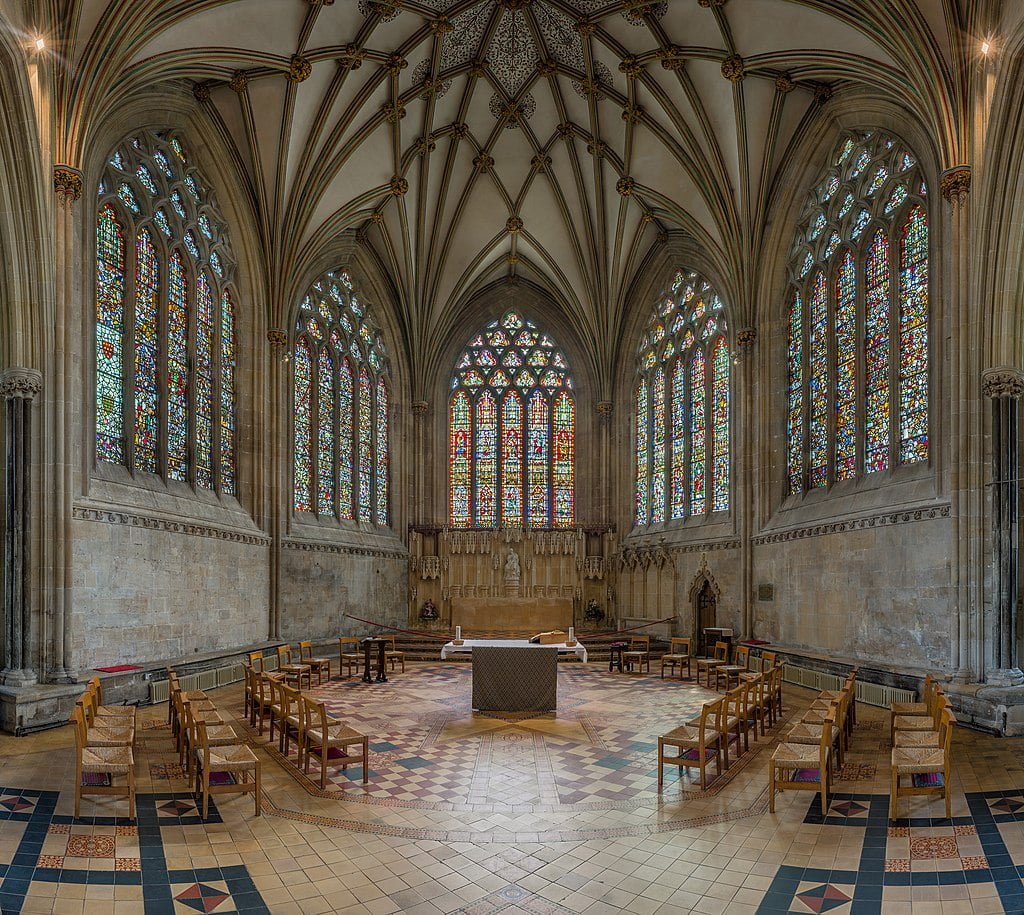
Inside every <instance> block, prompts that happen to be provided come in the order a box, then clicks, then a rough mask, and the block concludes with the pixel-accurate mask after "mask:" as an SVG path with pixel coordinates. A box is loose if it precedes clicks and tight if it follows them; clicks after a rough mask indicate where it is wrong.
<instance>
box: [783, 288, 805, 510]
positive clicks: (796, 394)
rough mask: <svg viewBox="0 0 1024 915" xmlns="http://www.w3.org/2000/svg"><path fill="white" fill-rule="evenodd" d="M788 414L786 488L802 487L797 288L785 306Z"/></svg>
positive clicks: (801, 344)
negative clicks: (787, 306) (787, 340)
mask: <svg viewBox="0 0 1024 915" xmlns="http://www.w3.org/2000/svg"><path fill="white" fill-rule="evenodd" d="M787 352H788V361H789V415H788V417H787V422H786V440H787V447H786V453H787V459H786V474H787V476H788V478H789V491H790V492H802V491H803V488H804V402H805V400H804V306H803V298H802V296H801V295H800V293H799V292H794V293H793V300H792V303H791V304H790V307H789V345H788V349H787Z"/></svg>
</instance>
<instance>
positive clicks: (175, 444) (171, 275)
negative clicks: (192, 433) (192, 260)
mask: <svg viewBox="0 0 1024 915" xmlns="http://www.w3.org/2000/svg"><path fill="white" fill-rule="evenodd" d="M169 268H170V269H169V271H168V275H167V475H168V476H169V477H171V479H173V480H181V481H182V482H185V481H187V480H188V439H189V419H188V416H189V414H188V400H189V377H188V313H189V298H190V296H189V294H188V289H187V282H188V280H187V277H186V275H185V265H184V261H183V260H182V257H181V253H180V252H178V251H174V252H173V253H172V254H171V259H170V264H169Z"/></svg>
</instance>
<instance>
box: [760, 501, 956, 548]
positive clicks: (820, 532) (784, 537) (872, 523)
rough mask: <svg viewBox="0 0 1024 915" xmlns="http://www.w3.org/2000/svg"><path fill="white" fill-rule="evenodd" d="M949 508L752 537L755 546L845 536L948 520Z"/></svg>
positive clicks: (907, 512)
mask: <svg viewBox="0 0 1024 915" xmlns="http://www.w3.org/2000/svg"><path fill="white" fill-rule="evenodd" d="M948 517H949V506H948V505H939V506H935V507H933V508H917V509H913V510H909V511H901V512H887V513H885V514H881V515H873V516H872V517H870V518H856V519H851V520H849V521H833V522H830V523H827V524H811V525H808V526H806V527H798V528H793V529H791V530H788V531H778V532H777V533H771V534H759V535H758V536H756V537H751V538H750V542H751V543H752V544H754V546H763V545H764V544H767V543H786V542H788V541H790V540H802V539H804V538H805V537H822V536H825V535H828V534H843V533H846V532H847V531H855V530H863V529H864V528H871V527H887V526H888V525H890V524H909V523H911V522H914V521H932V520H934V519H936V518H948Z"/></svg>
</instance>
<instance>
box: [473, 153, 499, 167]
mask: <svg viewBox="0 0 1024 915" xmlns="http://www.w3.org/2000/svg"><path fill="white" fill-rule="evenodd" d="M473 165H475V166H476V168H477V169H478V170H479V171H480V172H487V171H490V170H491V169H492V168H494V156H492V155H491V154H490V153H486V152H481V153H480V155H478V156H474V157H473Z"/></svg>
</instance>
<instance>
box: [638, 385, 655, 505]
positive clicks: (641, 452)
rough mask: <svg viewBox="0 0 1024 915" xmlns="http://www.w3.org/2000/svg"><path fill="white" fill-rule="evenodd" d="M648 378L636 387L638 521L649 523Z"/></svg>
mask: <svg viewBox="0 0 1024 915" xmlns="http://www.w3.org/2000/svg"><path fill="white" fill-rule="evenodd" d="M647 401H648V395H647V380H646V379H641V381H640V383H639V384H638V385H637V388H636V523H637V524H647V523H648V522H649V521H650V520H651V503H650V485H651V473H650V467H649V461H650V450H649V447H648V443H647V433H648V431H649V428H650V417H649V415H648V403H647Z"/></svg>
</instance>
